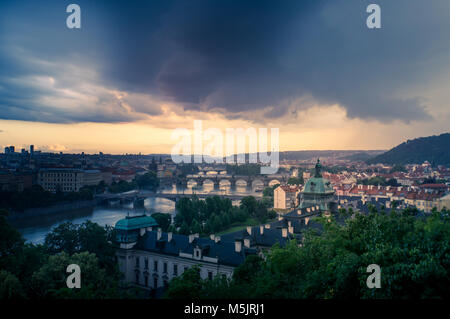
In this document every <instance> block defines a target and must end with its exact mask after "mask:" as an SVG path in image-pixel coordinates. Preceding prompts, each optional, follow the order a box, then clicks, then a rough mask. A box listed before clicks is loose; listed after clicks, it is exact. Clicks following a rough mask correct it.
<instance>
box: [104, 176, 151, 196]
mask: <svg viewBox="0 0 450 319" xmlns="http://www.w3.org/2000/svg"><path fill="white" fill-rule="evenodd" d="M158 187H159V179H158V177H157V176H156V173H155V172H153V171H150V172H147V173H145V174H143V175H138V176H136V177H135V178H134V179H133V180H132V181H131V182H127V181H123V180H122V181H119V182H112V183H111V185H110V186H108V188H107V189H108V191H109V192H111V193H115V194H116V193H123V192H128V191H131V190H134V189H146V190H151V191H155V190H156V189H157V188H158Z"/></svg>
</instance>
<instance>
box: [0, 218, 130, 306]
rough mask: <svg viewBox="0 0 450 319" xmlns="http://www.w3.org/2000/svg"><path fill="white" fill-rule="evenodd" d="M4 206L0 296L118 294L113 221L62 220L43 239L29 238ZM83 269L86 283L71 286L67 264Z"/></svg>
mask: <svg viewBox="0 0 450 319" xmlns="http://www.w3.org/2000/svg"><path fill="white" fill-rule="evenodd" d="M4 215H5V213H4V212H0V269H1V271H0V298H22V297H24V298H31V299H35V298H119V297H127V296H128V294H124V293H123V292H122V291H119V290H118V280H119V278H120V273H119V270H118V267H117V263H116V260H115V247H114V246H113V245H112V244H111V239H112V238H113V237H114V234H113V230H112V228H110V227H105V228H103V227H100V226H99V225H97V224H95V223H92V222H90V221H87V222H85V223H84V224H81V225H72V224H71V223H65V224H62V225H60V226H58V227H56V228H55V229H53V231H52V232H50V233H49V234H48V235H47V236H46V239H45V243H44V245H33V244H28V243H27V244H25V243H24V240H23V238H22V236H21V235H20V233H18V232H17V230H15V229H14V228H12V227H11V226H10V225H9V224H8V223H7V221H6V219H5V217H4ZM71 263H75V264H78V265H80V267H81V269H82V277H81V278H82V288H81V289H68V288H67V286H66V282H65V280H66V278H67V276H68V274H67V273H66V268H67V266H68V265H69V264H71Z"/></svg>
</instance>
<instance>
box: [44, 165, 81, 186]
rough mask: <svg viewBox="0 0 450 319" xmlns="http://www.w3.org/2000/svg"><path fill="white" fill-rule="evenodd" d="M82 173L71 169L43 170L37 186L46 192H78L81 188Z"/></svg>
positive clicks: (79, 170)
mask: <svg viewBox="0 0 450 319" xmlns="http://www.w3.org/2000/svg"><path fill="white" fill-rule="evenodd" d="M83 179H84V172H83V170H81V169H73V168H43V169H41V170H40V171H39V173H38V184H39V185H41V186H42V188H44V189H45V190H46V191H50V192H56V191H62V192H78V191H79V190H80V188H81V187H83V185H84V184H83Z"/></svg>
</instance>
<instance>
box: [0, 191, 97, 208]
mask: <svg viewBox="0 0 450 319" xmlns="http://www.w3.org/2000/svg"><path fill="white" fill-rule="evenodd" d="M92 198H93V193H92V191H91V190H90V189H89V188H83V189H81V190H80V191H79V192H69V193H62V192H56V193H55V194H53V193H51V192H47V191H45V190H44V189H43V188H42V187H41V186H39V185H33V186H32V187H30V188H26V189H24V190H23V192H18V191H1V192H0V207H1V208H5V209H11V210H14V211H23V210H25V209H29V208H35V207H46V206H51V205H55V204H58V203H62V202H74V201H79V200H91V199H92Z"/></svg>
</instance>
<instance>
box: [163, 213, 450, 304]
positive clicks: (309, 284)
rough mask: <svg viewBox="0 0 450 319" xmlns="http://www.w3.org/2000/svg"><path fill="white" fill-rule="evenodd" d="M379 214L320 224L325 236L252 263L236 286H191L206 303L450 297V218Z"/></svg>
mask: <svg viewBox="0 0 450 319" xmlns="http://www.w3.org/2000/svg"><path fill="white" fill-rule="evenodd" d="M372 211H373V212H372V213H370V214H369V215H361V214H356V215H355V216H354V218H348V219H346V222H345V223H344V224H340V223H337V222H336V220H335V219H334V218H333V217H332V218H331V219H330V221H326V220H325V218H318V219H317V221H318V222H319V223H321V224H322V226H323V227H322V228H323V231H322V232H321V234H318V233H317V232H314V231H312V230H310V231H307V232H305V233H304V234H303V235H304V240H303V241H302V245H301V246H299V245H298V243H297V242H296V241H295V240H292V241H290V242H289V243H288V244H287V246H285V247H283V248H281V247H279V246H278V245H275V246H274V247H272V249H271V250H270V251H269V252H268V253H267V254H266V256H265V258H259V257H257V256H252V257H248V258H247V259H246V261H245V263H244V264H242V265H241V266H239V267H238V268H237V269H236V270H235V272H234V276H233V279H232V280H231V281H216V282H215V283H214V284H210V283H208V282H205V281H202V280H199V281H197V282H193V280H195V278H191V282H190V285H191V286H194V285H196V286H195V287H196V289H197V291H198V292H197V294H198V295H197V296H198V297H199V298H224V297H225V298H227V297H232V298H319V299H329V298H336V299H353V298H359V299H361V298H362V299H373V298H376V299H380V298H381V299H397V298H449V297H450V288H449V287H450V276H449V273H448V272H449V269H450V267H449V266H450V258H449V252H450V251H449V247H450V246H449V242H450V227H449V221H450V220H449V212H448V211H446V210H443V211H442V212H437V211H436V210H434V211H433V212H432V214H431V216H427V217H418V216H417V212H416V211H414V210H405V211H404V212H401V213H397V212H390V213H384V212H377V211H376V210H374V209H372ZM340 213H341V214H343V215H345V216H347V217H348V216H350V215H351V214H352V212H346V211H345V210H341V212H340ZM370 264H378V265H380V267H381V288H380V289H369V288H367V285H366V280H367V277H368V276H369V274H368V273H367V272H366V269H367V266H368V265H370ZM182 280H183V279H182V278H180V280H179V281H180V282H178V285H179V286H181V285H182V283H181V281H182ZM198 285H200V288H198ZM170 296H171V295H169V297H170Z"/></svg>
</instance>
